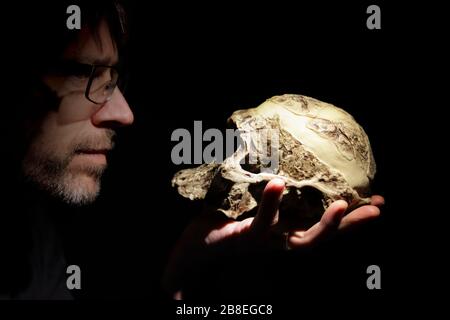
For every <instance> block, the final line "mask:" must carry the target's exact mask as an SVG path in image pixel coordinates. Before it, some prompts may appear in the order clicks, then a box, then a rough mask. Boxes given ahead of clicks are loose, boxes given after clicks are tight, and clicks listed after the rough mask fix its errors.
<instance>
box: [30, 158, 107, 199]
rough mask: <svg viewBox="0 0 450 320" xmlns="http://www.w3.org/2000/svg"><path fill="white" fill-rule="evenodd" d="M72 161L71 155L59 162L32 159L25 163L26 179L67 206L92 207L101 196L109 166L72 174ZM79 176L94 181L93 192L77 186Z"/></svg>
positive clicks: (82, 169) (88, 167) (91, 167)
mask: <svg viewBox="0 0 450 320" xmlns="http://www.w3.org/2000/svg"><path fill="white" fill-rule="evenodd" d="M73 157H74V155H71V156H68V157H65V158H64V159H63V160H60V159H56V158H52V157H50V156H48V157H45V156H42V155H36V154H35V155H30V156H28V157H27V158H26V159H25V160H24V162H23V172H24V175H25V178H26V180H28V181H30V182H31V183H33V184H34V185H36V186H37V187H38V188H39V189H42V190H44V191H46V192H48V193H49V194H50V195H51V196H54V197H56V198H58V199H60V200H62V201H63V202H65V203H67V204H70V205H75V206H82V205H87V204H91V203H92V202H94V201H95V200H96V199H97V197H98V195H99V193H100V186H101V177H102V175H103V172H104V171H105V169H106V165H105V166H98V165H97V166H92V165H84V166H83V167H80V168H75V169H72V170H70V171H69V170H68V166H69V163H70V161H71V160H72V158H73ZM77 174H84V175H88V176H90V177H91V178H92V179H94V181H95V185H96V186H95V188H94V190H92V189H90V190H88V189H86V188H84V187H83V186H82V185H78V184H77V183H76V182H75V179H76V175H77Z"/></svg>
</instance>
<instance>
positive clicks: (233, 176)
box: [172, 94, 375, 221]
mask: <svg viewBox="0 0 450 320" xmlns="http://www.w3.org/2000/svg"><path fill="white" fill-rule="evenodd" d="M228 121H229V123H230V124H232V125H233V126H234V127H235V128H237V129H239V133H240V135H241V139H242V140H241V141H243V143H241V145H240V146H239V147H238V149H237V151H236V152H235V153H233V154H232V155H231V156H230V157H228V158H226V159H225V160H224V161H223V162H222V163H209V164H203V165H201V166H199V167H197V168H192V169H185V170H181V171H179V172H177V173H176V174H175V176H174V177H173V179H172V185H173V186H176V187H177V189H178V192H179V193H180V194H181V195H182V196H184V197H187V198H189V199H191V200H201V199H204V201H205V202H206V204H207V205H208V206H209V207H211V208H212V209H214V210H216V211H217V210H218V211H221V212H223V213H224V214H225V215H227V216H228V217H231V218H237V217H239V216H240V215H242V214H244V213H247V212H250V211H251V210H252V209H254V208H256V207H257V204H258V201H259V200H260V197H261V194H262V190H263V188H264V186H265V184H266V183H267V182H268V181H269V180H271V179H273V178H275V177H278V178H281V179H283V180H284V181H285V184H286V189H285V191H284V195H283V200H282V203H281V205H280V214H286V215H288V214H291V215H292V214H294V215H296V216H299V217H301V218H302V220H304V221H307V220H308V219H309V220H317V219H318V217H320V216H321V214H323V212H324V210H325V209H326V208H327V207H328V206H329V205H330V204H331V203H332V202H333V201H335V200H338V199H344V200H346V201H347V202H348V203H349V205H350V208H354V207H357V206H359V205H362V204H366V203H369V202H370V198H369V193H370V189H369V187H370V182H371V180H372V179H373V178H374V174H375V161H374V158H373V155H372V150H371V147H370V143H369V139H368V137H367V135H366V133H365V132H364V130H363V129H362V128H361V126H360V125H359V124H358V123H356V121H355V120H354V118H353V117H352V116H351V115H350V114H348V113H347V112H345V111H344V110H342V109H340V108H338V107H335V106H334V105H332V104H329V103H325V102H322V101H319V100H317V99H314V98H310V97H307V96H302V95H294V94H285V95H281V96H274V97H272V98H270V99H268V100H266V101H265V102H264V103H262V104H261V105H259V106H258V107H256V108H252V109H247V110H238V111H235V112H234V113H233V114H232V116H231V117H230V118H229V120H228ZM262 129H271V130H272V131H270V132H274V131H273V130H275V132H277V137H276V138H277V139H276V140H274V139H272V140H271V139H268V140H266V141H264V142H261V139H258V138H259V137H260V135H259V134H258V132H261V130H262ZM267 141H268V143H267ZM275 142H276V143H275ZM267 144H268V145H269V148H272V149H271V151H272V153H271V156H274V154H276V155H277V156H278V158H277V159H278V160H277V166H276V167H275V168H273V167H272V168H268V166H267V163H268V162H267V161H265V160H267V157H268V156H267V154H264V153H263V152H262V151H261V150H263V149H264V150H267ZM274 147H275V149H276V150H274ZM274 152H275V153H274ZM266 153H268V152H266ZM255 154H256V155H257V159H258V161H256V162H254V163H252V164H248V163H247V162H248V160H249V155H255ZM271 159H272V160H273V158H271Z"/></svg>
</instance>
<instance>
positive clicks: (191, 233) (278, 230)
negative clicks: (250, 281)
mask: <svg viewBox="0 0 450 320" xmlns="http://www.w3.org/2000/svg"><path fill="white" fill-rule="evenodd" d="M283 191H284V181H283V180H281V179H273V180H271V181H270V182H269V183H268V184H267V185H266V187H265V189H264V192H263V195H262V200H261V204H260V206H259V209H258V213H257V214H256V216H255V217H254V218H248V219H245V220H242V221H235V220H230V219H227V218H226V217H224V216H222V215H214V214H211V213H210V212H209V213H208V212H206V213H204V214H202V215H200V216H199V217H198V218H197V219H195V220H194V221H193V222H192V223H191V224H190V225H189V226H188V227H187V228H186V230H185V231H184V233H183V235H182V236H181V238H180V239H179V241H178V243H177V245H176V246H175V249H174V251H173V253H172V256H171V258H170V261H169V264H168V266H167V268H166V272H165V275H164V279H163V286H164V287H165V289H166V290H167V291H169V292H171V293H172V294H174V297H175V298H181V289H182V282H183V277H185V275H186V274H188V273H189V271H190V270H192V268H195V267H196V266H198V265H199V264H200V265H201V264H203V263H205V262H206V261H207V260H211V259H214V258H216V257H220V256H223V255H226V254H230V253H232V252H249V251H256V250H265V249H273V248H279V249H300V248H307V247H312V246H313V245H315V244H317V243H319V242H320V241H322V240H323V239H325V238H328V237H330V236H331V235H332V234H334V233H336V232H340V231H344V230H347V229H350V228H353V227H355V226H358V225H360V224H362V223H365V222H367V221H369V220H372V219H374V218H376V217H378V216H379V214H380V210H379V208H378V206H380V205H382V204H383V203H384V199H383V197H381V196H373V197H372V201H371V204H370V205H364V206H361V207H359V208H356V209H355V210H353V211H351V212H349V213H348V214H346V215H345V216H344V213H345V212H346V210H347V207H348V204H347V203H346V202H345V201H343V200H338V201H335V202H334V203H332V204H331V205H330V206H329V208H328V209H327V210H326V211H325V212H324V214H323V215H322V218H321V219H320V221H319V222H317V223H316V224H314V225H313V226H312V227H310V228H309V229H307V230H302V229H299V228H298V227H296V226H293V225H289V223H286V221H282V219H281V220H280V221H279V215H278V207H279V204H280V202H281V199H282V194H283ZM230 251H231V252H230Z"/></svg>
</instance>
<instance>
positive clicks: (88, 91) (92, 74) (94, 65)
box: [79, 63, 120, 104]
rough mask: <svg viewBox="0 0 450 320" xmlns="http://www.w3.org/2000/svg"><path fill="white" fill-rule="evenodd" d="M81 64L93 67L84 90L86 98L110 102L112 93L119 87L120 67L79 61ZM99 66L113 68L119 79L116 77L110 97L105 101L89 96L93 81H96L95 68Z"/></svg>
mask: <svg viewBox="0 0 450 320" xmlns="http://www.w3.org/2000/svg"><path fill="white" fill-rule="evenodd" d="M79 64H81V65H85V66H91V67H92V70H91V73H90V75H89V80H88V83H87V85H86V89H85V91H84V96H85V98H86V99H88V100H89V101H90V102H92V103H95V104H103V103H105V102H108V101H109V100H111V97H112V95H113V93H114V90H115V89H116V88H117V84H118V82H119V78H120V73H119V69H118V68H117V67H116V66H108V65H102V64H87V63H79ZM98 67H101V68H109V69H113V70H114V71H115V72H116V74H117V79H116V82H115V83H114V88H113V89H112V90H111V94H110V95H109V97H107V98H106V100H105V101H103V102H96V101H94V100H92V99H91V98H89V93H90V90H91V86H92V82H93V81H94V74H95V70H96V68H98Z"/></svg>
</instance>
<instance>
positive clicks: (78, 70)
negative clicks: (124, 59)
mask: <svg viewBox="0 0 450 320" xmlns="http://www.w3.org/2000/svg"><path fill="white" fill-rule="evenodd" d="M49 73H51V74H55V75H61V76H67V77H74V78H76V79H78V80H77V83H79V85H80V86H83V87H84V88H85V92H84V96H85V97H86V99H88V100H89V101H91V102H93V103H95V104H103V103H105V102H107V101H108V100H110V99H111V97H112V95H113V92H114V89H115V88H116V87H117V86H119V87H120V88H121V90H122V91H123V89H124V88H123V85H124V82H125V81H123V79H121V77H119V71H118V69H117V67H115V66H107V65H98V64H84V63H79V62H76V61H60V62H59V63H57V64H55V65H54V66H53V68H50V69H49ZM85 81H87V82H85Z"/></svg>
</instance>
